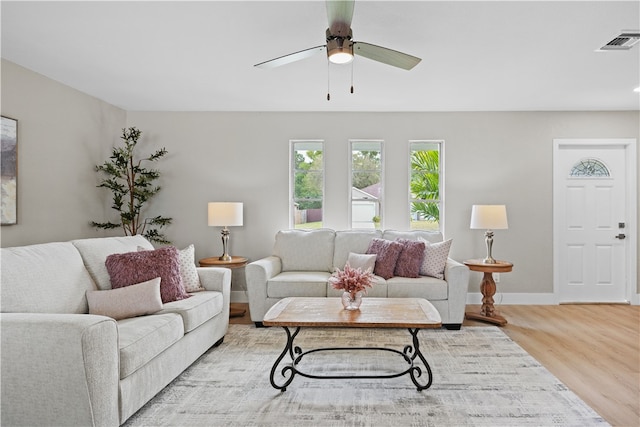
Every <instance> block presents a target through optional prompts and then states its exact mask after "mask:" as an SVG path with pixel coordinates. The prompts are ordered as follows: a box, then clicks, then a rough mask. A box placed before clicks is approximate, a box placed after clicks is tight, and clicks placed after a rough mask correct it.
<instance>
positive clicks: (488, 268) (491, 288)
mask: <svg viewBox="0 0 640 427" xmlns="http://www.w3.org/2000/svg"><path fill="white" fill-rule="evenodd" d="M464 265H466V266H467V267H469V270H471V271H479V272H482V273H484V276H483V277H482V282H481V283H480V292H481V293H482V308H481V309H480V312H479V313H477V312H470V311H467V312H466V313H465V316H466V317H467V319H473V320H481V321H483V322H489V323H494V324H496V325H499V326H504V325H506V324H507V319H505V318H504V317H502V316H501V315H500V314H499V313H498V312H497V311H496V310H495V308H494V307H493V296H494V295H495V294H496V282H494V281H493V273H508V272H510V271H511V269H512V268H513V264H511V263H510V262H506V261H496V262H495V264H485V263H484V262H483V261H482V260H481V259H470V260H467V261H465V262H464Z"/></svg>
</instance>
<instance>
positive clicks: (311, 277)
mask: <svg viewBox="0 0 640 427" xmlns="http://www.w3.org/2000/svg"><path fill="white" fill-rule="evenodd" d="M329 276H331V274H329V273H327V272H326V271H287V272H284V273H280V274H278V275H277V276H275V277H273V278H272V279H270V280H268V281H267V297H268V298H286V297H326V296H327V282H328V280H329Z"/></svg>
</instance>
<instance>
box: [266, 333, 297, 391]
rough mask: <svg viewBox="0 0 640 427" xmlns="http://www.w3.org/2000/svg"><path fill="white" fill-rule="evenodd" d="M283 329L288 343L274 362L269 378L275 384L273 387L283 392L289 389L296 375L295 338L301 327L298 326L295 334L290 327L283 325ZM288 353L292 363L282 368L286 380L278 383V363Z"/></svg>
mask: <svg viewBox="0 0 640 427" xmlns="http://www.w3.org/2000/svg"><path fill="white" fill-rule="evenodd" d="M282 329H284V330H285V332H286V333H287V343H286V344H285V347H284V350H282V353H280V356H278V358H277V359H276V361H275V363H274V364H273V367H272V368H271V375H270V377H269V380H270V381H271V385H272V386H273V388H277V389H279V390H280V391H281V392H284V391H286V390H287V386H288V385H289V384H291V381H293V377H294V376H295V375H296V370H295V368H294V367H293V358H294V356H293V351H294V349H293V340H294V339H295V338H296V335H298V332H300V327H298V328H296V330H295V332H293V334H292V333H291V331H290V330H289V328H288V327H286V326H283V327H282ZM296 350H297V349H296ZM296 352H297V351H296ZM287 353H289V357H290V358H291V361H292V363H291V364H290V365H287V366H285V367H284V368H282V371H281V372H280V374H281V375H282V376H283V377H284V378H285V381H284V383H283V384H282V385H278V384H276V381H275V376H276V371H277V369H278V365H279V364H280V362H281V361H282V359H283V358H284V356H285V355H286V354H287ZM287 375H288V377H287Z"/></svg>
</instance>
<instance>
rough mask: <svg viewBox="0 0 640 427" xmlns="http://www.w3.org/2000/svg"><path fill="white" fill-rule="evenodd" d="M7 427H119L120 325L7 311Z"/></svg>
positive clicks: (4, 354)
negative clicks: (51, 426) (28, 426)
mask: <svg viewBox="0 0 640 427" xmlns="http://www.w3.org/2000/svg"><path fill="white" fill-rule="evenodd" d="M0 322H1V323H2V339H1V347H2V352H1V359H0V362H1V365H2V386H1V388H2V391H1V402H2V403H1V405H2V407H1V412H2V419H1V422H2V424H3V425H66V426H72V425H73V426H75V425H82V426H117V425H119V424H120V419H119V418H120V416H119V410H118V384H119V378H120V377H119V352H118V328H117V324H116V321H115V320H114V319H111V318H109V317H104V316H94V315H89V314H40V313H2V314H0Z"/></svg>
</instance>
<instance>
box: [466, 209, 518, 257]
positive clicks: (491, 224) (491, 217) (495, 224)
mask: <svg viewBox="0 0 640 427" xmlns="http://www.w3.org/2000/svg"><path fill="white" fill-rule="evenodd" d="M470 228H471V229H484V230H486V231H485V233H484V237H485V238H484V240H485V243H486V244H487V257H486V258H485V259H484V260H483V262H484V263H485V264H495V263H496V260H495V259H493V257H492V256H491V248H492V246H493V230H505V229H507V228H509V224H508V223H507V208H506V206H505V205H473V207H472V208H471V227H470Z"/></svg>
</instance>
